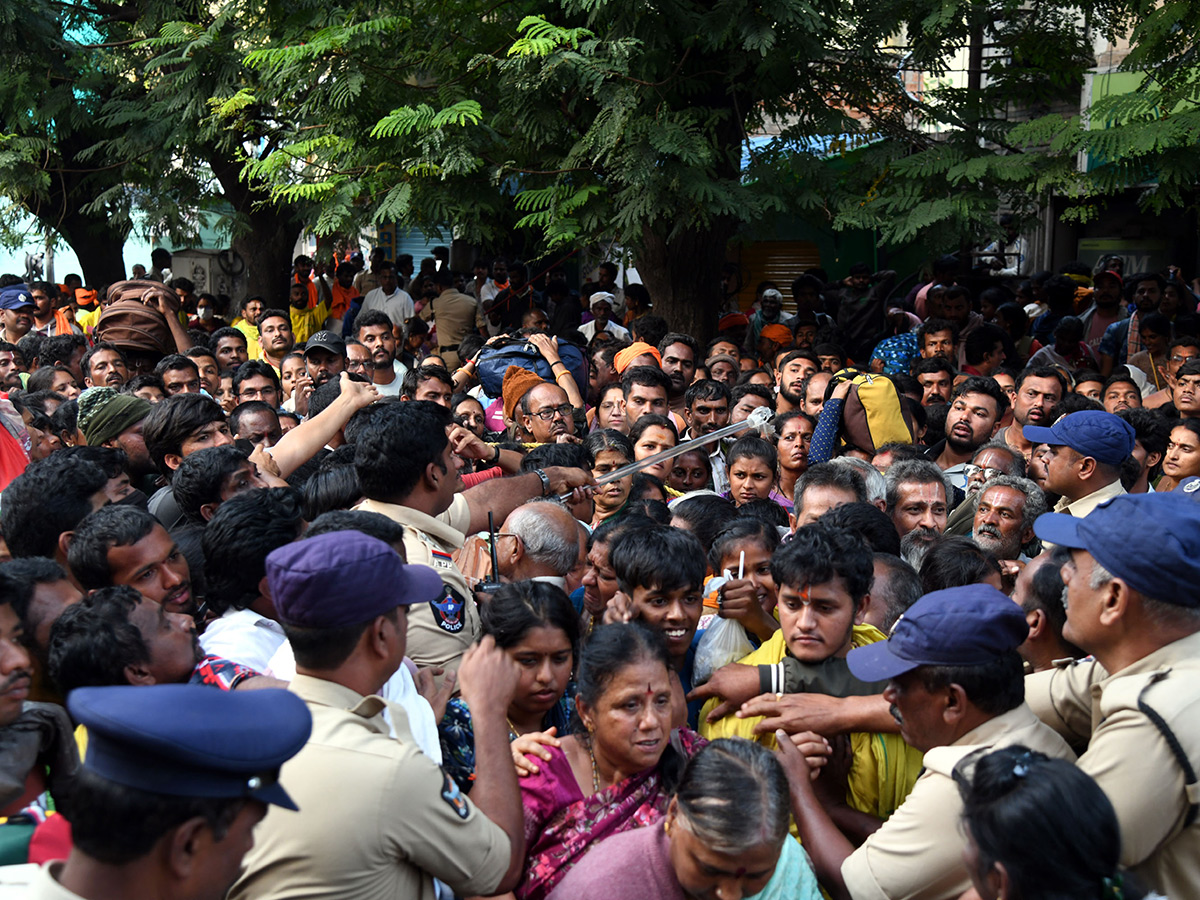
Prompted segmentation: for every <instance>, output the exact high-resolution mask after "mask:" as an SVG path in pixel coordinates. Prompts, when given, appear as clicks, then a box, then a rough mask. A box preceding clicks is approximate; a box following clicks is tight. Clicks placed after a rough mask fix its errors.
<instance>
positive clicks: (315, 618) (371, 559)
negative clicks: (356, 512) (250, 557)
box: [266, 531, 445, 628]
mask: <svg viewBox="0 0 1200 900" xmlns="http://www.w3.org/2000/svg"><path fill="white" fill-rule="evenodd" d="M266 568H267V584H268V585H270V587H271V601H272V602H273V603H274V604H275V612H276V614H277V615H278V616H279V621H280V622H282V623H283V624H284V625H295V626H297V627H301V628H341V627H343V626H346V625H357V624H359V623H362V622H370V621H371V620H372V619H374V618H375V617H376V616H382V615H384V614H385V613H390V612H391V611H392V610H393V609H395V608H396V607H398V606H410V605H412V604H414V603H429V602H430V601H433V600H438V599H440V598H441V597H442V596H443V595H444V591H445V588H444V587H443V585H442V577H441V576H440V575H439V574H438V573H437V571H436V570H435V569H433V568H431V567H429V566H423V565H419V564H417V563H413V564H411V565H410V564H408V563H405V562H404V561H403V560H402V559H400V554H398V553H397V552H396V551H395V550H394V549H392V547H390V546H389V545H388V544H385V543H384V542H383V541H381V540H379V539H378V538H373V537H371V536H369V535H366V534H363V533H362V532H361V531H331V532H329V533H327V534H322V535H319V536H318V537H315V538H308V539H307V540H303V541H296V542H294V543H291V544H285V545H284V546H282V547H279V548H277V549H275V550H272V551H271V553H270V554H269V555H268V556H267V567H266Z"/></svg>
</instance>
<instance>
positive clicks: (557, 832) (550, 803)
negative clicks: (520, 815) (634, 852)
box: [516, 729, 706, 900]
mask: <svg viewBox="0 0 1200 900" xmlns="http://www.w3.org/2000/svg"><path fill="white" fill-rule="evenodd" d="M705 743H706V741H705V740H704V739H703V738H701V737H700V736H699V735H697V734H696V733H695V732H693V731H688V730H687V729H679V730H677V731H675V732H674V733H673V734H672V736H671V745H672V746H673V747H674V748H675V749H676V750H677V751H679V752H680V753H682V754H683V755H684V756H685V757H690V756H691V755H692V754H693V753H695V752H696V751H697V750H699V749H700V748H701V747H703V746H704V744H705ZM547 749H548V750H549V751H550V754H551V758H550V760H549V761H548V762H539V766H540V769H541V771H539V772H538V774H537V775H533V776H531V777H529V778H525V779H522V781H521V805H522V806H523V807H524V810H525V877H524V878H523V879H522V881H521V883H520V884H519V885H518V886H517V889H516V895H517V897H518V898H519V900H544V898H545V897H546V895H547V894H549V893H550V891H551V890H553V888H554V886H555V885H556V884H558V882H559V881H560V880H561V879H562V877H563V876H564V875H566V873H567V870H568V869H570V868H571V866H573V865H575V863H576V862H578V861H579V858H580V857H581V856H582V855H583V854H584V853H586V852H587V850H588V849H589V848H590V847H591V846H592V845H593V844H595V843H598V842H599V841H602V840H604V839H605V838H606V837H609V836H610V835H614V834H619V833H621V832H622V831H629V830H630V829H633V828H642V827H644V826H646V825H653V824H655V823H656V822H659V821H661V820H662V818H663V816H664V815H665V814H666V810H667V803H668V801H669V800H670V799H671V796H670V793H669V792H668V791H667V790H666V789H665V788H664V786H663V784H662V776H661V771H660V769H661V766H655V767H654V768H652V769H647V770H646V771H645V772H640V773H638V774H637V775H634V776H632V777H630V778H626V779H625V780H624V781H622V782H619V783H618V784H614V785H612V786H611V787H609V788H607V789H606V790H603V791H600V793H598V794H593V795H592V796H590V797H584V796H583V793H582V792H581V791H580V789H579V785H578V784H577V783H576V781H575V774H574V773H573V772H572V771H571V764H570V763H569V762H568V761H567V757H566V754H565V753H563V752H562V750H558V749H554V748H547Z"/></svg>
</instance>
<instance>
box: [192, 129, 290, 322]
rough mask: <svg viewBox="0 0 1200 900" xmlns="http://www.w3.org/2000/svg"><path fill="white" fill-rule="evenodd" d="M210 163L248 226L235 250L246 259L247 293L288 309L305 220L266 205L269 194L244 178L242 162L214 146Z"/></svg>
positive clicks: (237, 238)
mask: <svg viewBox="0 0 1200 900" xmlns="http://www.w3.org/2000/svg"><path fill="white" fill-rule="evenodd" d="M209 164H210V165H211V166H212V169H213V173H214V174H215V175H216V176H217V180H218V181H220V182H221V190H222V193H224V195H225V199H226V200H228V201H229V203H230V205H232V206H233V208H234V211H235V212H237V213H238V214H239V215H240V216H241V217H242V219H243V221H244V222H246V223H247V225H248V227H247V229H246V230H245V231H243V232H241V233H240V234H237V235H235V236H234V239H233V249H234V250H236V251H237V253H238V255H239V256H241V257H242V259H243V260H245V262H246V296H248V297H255V296H258V297H263V298H264V299H265V300H266V304H267V307H268V308H272V307H274V308H278V309H287V302H288V290H289V288H288V284H289V283H290V282H291V272H292V249H293V248H294V247H295V245H296V239H297V238H298V237H299V236H300V232H301V230H302V229H303V227H304V223H303V221H302V220H301V218H300V216H299V215H298V214H297V211H296V210H295V209H292V208H287V207H283V208H281V207H279V206H276V205H266V203H265V201H266V200H267V197H266V194H265V193H264V192H263V191H261V190H259V189H257V188H256V187H255V186H254V185H250V184H247V183H246V182H244V181H242V179H241V168H242V167H241V163H239V162H238V161H236V160H234V159H231V158H229V157H227V156H226V155H225V154H223V153H222V152H220V151H218V150H215V149H214V150H213V151H212V152H211V153H210V154H209Z"/></svg>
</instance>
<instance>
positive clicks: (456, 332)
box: [421, 290, 485, 371]
mask: <svg viewBox="0 0 1200 900" xmlns="http://www.w3.org/2000/svg"><path fill="white" fill-rule="evenodd" d="M430 316H432V317H433V321H434V322H435V323H436V325H437V342H438V353H439V355H440V356H441V357H442V359H444V360H445V361H446V367H447V368H449V369H450V371H454V370H455V369H456V368H458V366H459V365H461V360H460V358H459V355H458V350H457V349H456V348H457V347H458V345H459V344H461V343H462V339H463V338H465V337H466V336H467V335H468V334H478V333H479V329H481V328H483V327H484V325H485V322H484V320H483V312H482V310H480V308H479V304H478V303H477V302H475V299H474V298H473V297H468V296H467V295H466V294H462V293H459V292H458V291H456V290H448V291H442V293H441V294H439V295H438V296H437V297H435V298H434V299H433V301H432V302H431V303H429V304H428V305H427V306H426V307H425V308H424V309H423V310H421V318H422V319H425V320H428V319H429V317H430Z"/></svg>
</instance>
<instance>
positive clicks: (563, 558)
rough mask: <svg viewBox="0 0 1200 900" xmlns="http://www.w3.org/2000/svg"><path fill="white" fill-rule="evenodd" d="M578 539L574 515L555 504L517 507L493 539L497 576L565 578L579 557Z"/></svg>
mask: <svg viewBox="0 0 1200 900" xmlns="http://www.w3.org/2000/svg"><path fill="white" fill-rule="evenodd" d="M579 540H580V538H579V526H578V524H577V523H576V521H575V517H574V516H572V515H571V514H570V513H569V512H568V511H567V510H566V509H564V508H563V507H562V506H559V505H558V504H557V503H548V502H536V503H526V504H525V505H524V506H518V507H517V508H516V509H514V510H513V511H512V512H511V513H510V514H509V516H508V518H507V519H505V520H504V525H503V527H502V528H501V535H500V536H498V537H497V540H496V553H497V559H498V562H499V566H500V575H501V577H502V578H503V579H504V580H505V581H524V580H525V579H528V578H536V577H543V576H556V577H559V578H563V577H566V575H567V574H568V573H569V572H570V571H571V569H573V568H574V567H575V564H576V562H577V561H578V559H579Z"/></svg>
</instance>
